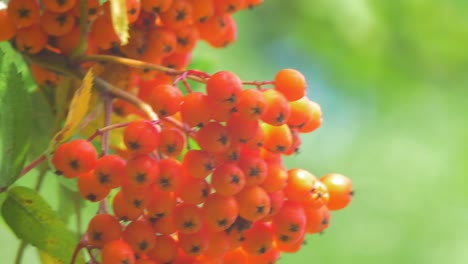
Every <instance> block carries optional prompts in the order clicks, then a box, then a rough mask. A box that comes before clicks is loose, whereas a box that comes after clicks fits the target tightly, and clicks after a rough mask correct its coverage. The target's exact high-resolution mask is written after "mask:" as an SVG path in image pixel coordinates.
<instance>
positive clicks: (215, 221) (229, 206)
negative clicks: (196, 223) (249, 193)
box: [202, 193, 239, 232]
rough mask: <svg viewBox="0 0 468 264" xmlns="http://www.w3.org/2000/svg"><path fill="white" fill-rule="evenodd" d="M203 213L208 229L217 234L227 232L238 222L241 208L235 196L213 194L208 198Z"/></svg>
mask: <svg viewBox="0 0 468 264" xmlns="http://www.w3.org/2000/svg"><path fill="white" fill-rule="evenodd" d="M202 211H203V219H204V222H205V224H206V225H207V227H208V228H209V229H210V230H211V231H214V232H217V231H222V230H226V229H227V228H229V227H230V226H231V225H232V224H233V223H234V222H235V221H236V219H237V216H238V214H239V206H238V203H237V200H236V199H235V198H234V196H225V195H220V194H218V193H212V194H210V195H208V197H207V198H206V200H205V203H204V204H203V209H202Z"/></svg>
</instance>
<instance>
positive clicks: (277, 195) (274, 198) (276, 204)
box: [268, 190, 305, 216]
mask: <svg viewBox="0 0 468 264" xmlns="http://www.w3.org/2000/svg"><path fill="white" fill-rule="evenodd" d="M268 197H270V211H269V212H268V216H273V215H275V214H277V213H278V212H279V210H280V209H281V207H283V204H284V201H285V200H286V199H285V198H286V195H285V194H284V191H283V190H278V191H276V192H270V193H268ZM304 207H305V206H304Z"/></svg>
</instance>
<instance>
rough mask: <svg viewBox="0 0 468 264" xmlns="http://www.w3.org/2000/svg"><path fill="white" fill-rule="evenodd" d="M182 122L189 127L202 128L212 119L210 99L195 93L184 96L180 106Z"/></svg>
mask: <svg viewBox="0 0 468 264" xmlns="http://www.w3.org/2000/svg"><path fill="white" fill-rule="evenodd" d="M180 115H181V116H182V120H183V122H184V123H186V124H187V125H188V126H189V127H197V126H198V127H202V126H204V125H205V124H207V123H208V122H209V121H210V119H211V108H210V104H209V102H208V98H207V96H206V95H205V94H203V93H201V92H193V93H189V94H187V95H185V96H184V98H183V100H182V105H181V106H180Z"/></svg>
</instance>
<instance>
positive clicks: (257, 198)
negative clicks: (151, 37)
mask: <svg viewBox="0 0 468 264" xmlns="http://www.w3.org/2000/svg"><path fill="white" fill-rule="evenodd" d="M271 84H272V85H273V86H274V88H273V89H264V88H261V87H259V88H258V89H243V84H242V82H241V80H240V79H239V78H238V77H237V76H236V75H235V74H234V73H232V72H229V71H220V72H217V73H215V74H213V75H212V76H210V77H209V78H208V80H207V82H206V93H203V92H189V93H187V94H186V95H183V94H182V93H181V92H180V90H179V89H178V88H177V87H176V86H174V85H172V84H159V85H158V86H156V87H155V88H154V90H155V91H159V92H158V93H153V94H152V96H151V97H150V99H149V102H150V103H151V105H152V107H153V108H154V110H155V111H156V112H157V113H158V114H160V116H161V120H158V121H150V120H145V119H142V120H136V121H132V122H130V123H129V124H128V125H126V126H125V128H124V130H123V141H124V143H125V146H126V153H127V155H126V158H125V159H124V158H123V157H121V156H119V155H115V154H110V155H104V156H102V157H100V158H98V153H97V151H96V149H95V147H94V146H93V144H91V142H89V141H87V140H84V139H76V140H73V141H70V142H67V143H65V144H62V145H61V146H60V147H59V148H58V149H57V150H56V152H55V153H54V156H53V159H52V162H53V164H54V165H55V167H56V169H57V170H58V171H60V172H61V174H63V175H64V176H65V177H67V178H73V177H77V178H78V189H79V192H80V194H81V196H82V197H83V198H85V199H88V200H90V201H100V200H102V199H105V198H106V197H107V196H108V194H109V193H110V192H111V190H112V189H116V192H115V193H116V194H115V196H114V198H113V201H112V208H113V213H103V214H98V215H96V216H95V217H94V218H93V219H92V220H91V221H90V223H89V227H88V231H87V238H88V246H90V247H93V248H100V249H102V263H104V264H107V263H169V262H170V263H273V262H275V261H276V260H277V259H278V258H279V256H280V253H281V252H296V251H298V250H299V249H300V247H301V245H302V243H303V241H304V237H305V235H306V234H315V233H320V232H322V231H323V230H324V229H325V228H327V227H328V225H329V221H330V210H339V209H342V208H344V207H346V206H347V205H348V203H349V202H350V201H351V195H352V189H351V187H352V186H351V181H350V180H349V179H348V178H347V177H345V176H343V175H340V174H327V175H324V176H323V177H321V178H319V179H317V178H316V176H314V175H313V174H311V173H310V172H308V171H306V170H303V169H289V170H288V169H287V168H286V167H285V166H284V164H283V161H282V157H283V155H291V154H293V153H294V152H295V150H296V149H297V148H298V147H299V145H300V138H299V135H300V134H301V133H309V132H312V131H314V130H315V129H317V128H318V127H319V126H320V124H321V121H322V120H321V110H320V107H319V106H318V104H316V103H315V102H313V101H311V100H309V99H308V97H307V96H306V82H305V79H304V77H303V75H302V74H301V73H300V72H298V71H296V70H292V69H284V70H281V71H279V72H278V73H277V74H276V76H275V79H274V81H273V82H272V83H271ZM169 118H171V119H169ZM189 139H191V140H189ZM125 261H126V262H125ZM135 261H136V262H135Z"/></svg>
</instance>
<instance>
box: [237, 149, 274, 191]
mask: <svg viewBox="0 0 468 264" xmlns="http://www.w3.org/2000/svg"><path fill="white" fill-rule="evenodd" d="M249 154H250V155H249ZM249 154H243V155H240V158H239V160H238V161H237V165H238V166H239V167H240V168H241V169H242V171H244V174H245V185H246V186H253V185H258V184H261V183H262V182H263V181H264V180H265V179H266V177H267V174H268V171H267V170H268V167H267V164H266V162H265V161H264V160H263V159H262V158H260V156H259V155H256V154H251V153H249Z"/></svg>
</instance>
